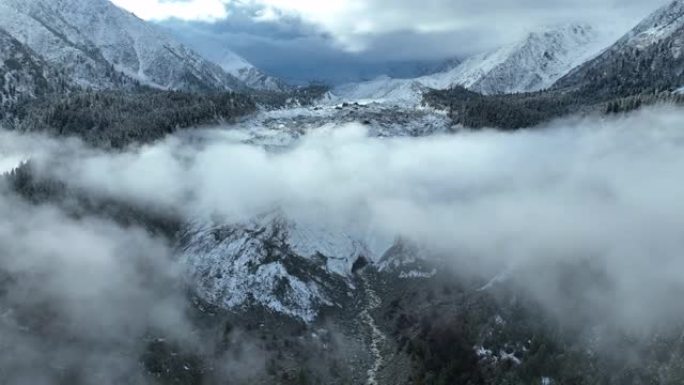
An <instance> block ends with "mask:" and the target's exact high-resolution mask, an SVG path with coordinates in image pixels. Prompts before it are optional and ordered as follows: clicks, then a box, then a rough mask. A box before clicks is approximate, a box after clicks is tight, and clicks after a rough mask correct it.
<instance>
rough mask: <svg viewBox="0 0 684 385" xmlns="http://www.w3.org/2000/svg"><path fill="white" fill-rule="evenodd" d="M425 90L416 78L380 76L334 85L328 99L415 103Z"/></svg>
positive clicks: (403, 104) (419, 99) (398, 103)
mask: <svg viewBox="0 0 684 385" xmlns="http://www.w3.org/2000/svg"><path fill="white" fill-rule="evenodd" d="M425 90H426V87H425V86H424V85H423V84H421V82H420V81H418V80H412V79H392V78H390V77H387V76H382V77H379V78H377V79H375V80H371V81H367V82H362V83H351V84H345V85H342V86H339V87H336V88H335V89H334V90H333V91H332V94H333V97H332V98H331V100H330V101H331V102H340V101H354V102H359V103H385V104H397V105H402V106H406V105H416V104H419V103H420V101H421V99H422V93H423V92H425Z"/></svg>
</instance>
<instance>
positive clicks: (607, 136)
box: [3, 108, 684, 326]
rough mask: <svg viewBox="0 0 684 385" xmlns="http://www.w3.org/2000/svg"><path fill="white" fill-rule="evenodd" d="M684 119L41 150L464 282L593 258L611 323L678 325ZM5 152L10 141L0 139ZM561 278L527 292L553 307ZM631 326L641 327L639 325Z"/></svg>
mask: <svg viewBox="0 0 684 385" xmlns="http://www.w3.org/2000/svg"><path fill="white" fill-rule="evenodd" d="M683 125H684V113H682V111H680V110H673V109H662V108H661V109H650V110H645V111H642V112H639V113H636V114H633V115H630V116H627V117H623V118H617V119H611V120H606V119H584V120H575V121H563V122H558V123H555V124H553V125H552V126H550V127H548V128H547V129H543V130H535V131H519V132H515V133H502V132H495V131H481V132H463V133H459V134H456V135H450V136H446V135H440V136H433V137H427V138H389V139H387V138H384V139H381V138H370V137H368V136H367V135H366V133H365V131H364V129H363V128H362V126H360V125H347V126H343V127H333V126H326V127H321V128H320V129H318V130H316V131H315V132H314V133H312V134H309V135H307V136H305V137H304V138H303V139H301V140H300V141H299V142H297V143H296V144H295V145H294V146H293V147H292V148H290V149H289V150H287V151H279V152H269V151H268V150H266V149H264V148H262V147H260V146H255V145H249V144H242V143H239V142H236V141H235V140H226V139H223V140H222V139H221V138H226V137H228V136H226V135H223V134H221V133H217V134H216V135H215V139H216V140H214V141H206V142H204V144H199V145H198V144H196V143H195V144H193V145H188V144H186V143H185V142H184V141H183V140H181V139H180V138H170V139H168V140H166V141H165V142H162V143H159V144H156V145H153V146H146V147H143V148H140V149H137V150H132V151H129V152H125V153H117V154H110V153H104V152H98V151H94V150H84V149H82V148H78V146H76V145H73V143H72V146H74V148H72V149H71V150H70V151H65V150H64V149H63V147H62V148H61V149H60V150H59V152H60V154H61V155H60V156H61V157H62V160H61V161H60V162H55V161H54V158H53V156H54V153H55V150H54V146H46V148H51V150H50V151H41V150H40V149H38V148H34V149H33V154H34V155H33V156H32V159H33V160H34V167H36V168H37V169H38V170H40V171H41V172H43V173H46V174H50V175H52V176H56V177H58V178H60V179H63V180H65V181H67V182H68V183H70V184H72V185H74V186H78V187H80V188H83V189H86V190H89V191H92V192H98V193H101V194H107V195H110V196H113V197H117V198H119V199H125V200H134V201H136V202H138V203H143V204H145V205H147V206H149V207H155V206H156V207H159V208H164V209H172V210H175V211H179V212H182V213H184V214H185V215H186V216H187V217H188V218H193V219H195V218H198V217H200V218H201V217H206V218H209V217H216V216H218V217H220V218H223V220H224V221H225V222H226V223H229V222H232V221H239V220H245V219H249V218H252V217H254V216H255V215H258V214H262V213H264V212H267V211H269V210H272V209H274V208H279V209H281V210H283V212H284V213H286V215H287V216H288V217H290V218H294V219H296V220H298V221H304V222H306V223H316V224H318V225H320V226H321V227H324V228H326V229H331V228H332V229H335V228H340V229H345V232H347V233H348V232H349V231H348V230H349V229H350V228H351V229H353V230H354V231H356V232H357V233H359V234H369V233H370V234H373V237H374V238H377V239H393V238H394V237H397V236H401V237H404V238H406V239H410V240H413V241H415V242H418V243H420V244H422V245H427V246H428V247H430V248H432V249H433V250H435V251H436V252H438V253H440V254H442V255H447V256H449V257H451V258H452V259H453V261H454V263H456V264H457V266H459V267H461V268H462V270H463V271H464V272H473V271H474V272H477V273H478V274H483V275H487V274H492V275H494V274H496V273H498V272H501V271H504V270H519V271H533V270H534V271H536V270H535V269H538V268H539V266H546V265H553V264H555V263H561V264H562V263H574V262H579V261H582V260H585V259H586V260H590V261H591V262H592V264H594V265H596V266H599V267H600V269H601V271H602V272H603V273H604V274H605V275H606V279H607V281H608V282H609V283H610V285H609V287H610V290H608V291H606V292H601V293H597V294H596V295H597V296H598V298H597V301H598V302H599V303H605V304H610V317H612V318H614V319H615V320H619V321H620V322H626V323H630V324H635V325H642V324H648V323H651V322H660V321H661V320H663V319H669V317H675V316H681V315H684V314H680V313H682V312H681V311H679V310H677V309H672V308H671V306H670V305H671V304H672V303H677V301H678V296H679V293H680V292H684V261H682V259H681V258H680V256H681V251H682V250H684V204H682V203H681V197H682V196H684V183H682V181H681V172H682V170H684V131H682V130H681V129H680V127H682V126H683ZM3 136H5V137H6V138H4V139H7V140H12V139H11V135H10V134H6V133H5V134H3ZM554 274H555V272H554V271H549V272H548V274H546V275H543V276H541V277H537V278H538V279H536V280H534V281H530V282H524V283H523V284H524V285H526V287H528V288H529V289H531V290H532V291H533V293H534V294H535V295H537V296H538V297H539V298H540V299H541V300H542V301H544V302H545V303H548V304H549V306H551V307H553V306H555V305H554V304H555V303H557V302H560V301H562V298H558V297H555V296H554V295H555V294H554V293H555V292H554V290H551V289H549V285H554V277H555V275H554ZM630 326H632V325H630Z"/></svg>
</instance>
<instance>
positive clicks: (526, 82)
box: [333, 24, 608, 105]
mask: <svg viewBox="0 0 684 385" xmlns="http://www.w3.org/2000/svg"><path fill="white" fill-rule="evenodd" d="M607 44H608V43H607V40H606V39H605V38H604V37H603V36H602V35H601V34H599V33H597V32H596V31H595V30H594V29H593V28H592V27H590V26H587V25H579V24H571V25H563V26H560V27H555V28H552V29H546V30H544V31H540V32H535V33H531V34H529V35H528V36H527V37H526V38H525V39H524V40H522V41H520V42H518V43H516V44H512V45H510V46H507V47H503V48H501V49H498V50H496V51H494V52H491V53H486V54H481V55H477V56H474V57H472V58H470V59H468V60H465V61H464V62H462V63H460V64H459V65H457V66H456V67H454V68H452V69H449V70H447V71H443V72H439V73H436V74H432V75H427V76H422V77H419V78H416V79H392V78H388V77H382V78H378V79H376V80H373V81H369V82H363V83H356V84H349V85H344V86H340V87H337V88H336V89H335V90H333V94H334V95H336V96H337V98H338V99H337V100H346V101H352V100H362V101H374V102H380V103H395V104H404V105H406V104H413V105H415V104H418V103H419V102H420V100H421V98H422V97H421V94H422V93H423V92H424V91H425V89H427V88H433V89H447V88H449V87H452V86H463V87H466V88H468V89H470V90H473V91H476V92H480V93H483V94H501V93H518V92H531V91H538V90H541V89H545V88H548V87H550V86H551V85H553V84H554V83H555V82H556V81H557V80H558V79H560V78H561V77H562V76H564V75H565V74H567V73H568V72H570V71H571V70H572V68H574V67H576V66H578V65H580V64H582V63H584V62H585V61H587V60H589V59H591V58H592V57H594V56H595V55H597V54H598V53H600V51H601V50H602V49H603V48H604V47H605V46H606V45H607Z"/></svg>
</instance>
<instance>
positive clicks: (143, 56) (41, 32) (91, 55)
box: [0, 0, 243, 90]
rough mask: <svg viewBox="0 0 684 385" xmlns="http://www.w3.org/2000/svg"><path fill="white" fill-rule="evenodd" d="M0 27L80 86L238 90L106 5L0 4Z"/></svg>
mask: <svg viewBox="0 0 684 385" xmlns="http://www.w3.org/2000/svg"><path fill="white" fill-rule="evenodd" d="M0 25H1V26H2V27H3V28H5V29H6V30H7V32H8V33H9V34H10V35H11V36H12V37H14V38H15V39H17V40H18V41H20V42H21V43H23V44H25V45H26V46H27V47H29V48H31V49H32V50H33V51H34V52H36V54H38V55H40V56H41V57H42V58H43V59H44V60H45V61H46V62H47V63H48V64H49V65H50V66H51V67H53V68H55V69H59V70H61V71H63V72H64V73H65V74H66V75H67V76H69V78H70V79H71V80H72V81H73V82H74V83H76V84H78V85H79V86H81V87H90V88H93V89H112V88H121V87H125V86H127V85H130V84H133V83H135V82H139V83H141V84H145V85H148V86H152V87H154V88H160V89H173V90H178V89H182V90H227V89H228V90H235V89H239V88H241V87H243V84H242V83H241V82H240V81H239V80H237V79H236V78H235V77H233V76H231V75H229V74H227V73H225V72H224V71H223V70H222V69H221V68H220V67H219V66H218V65H216V64H214V63H211V62H209V61H207V60H205V59H203V58H202V57H200V56H199V55H198V54H196V53H195V52H193V51H191V50H189V49H187V48H186V47H184V46H183V45H181V44H180V43H178V42H176V41H174V40H173V39H171V38H169V37H168V36H166V35H164V34H163V33H162V32H160V31H159V30H158V29H157V28H156V27H154V26H151V25H150V24H148V23H146V22H144V21H142V20H140V19H138V18H137V17H135V16H134V15H133V14H130V13H128V12H125V11H123V10H122V9H120V8H118V7H116V6H115V5H113V4H112V3H110V2H109V1H107V0H0Z"/></svg>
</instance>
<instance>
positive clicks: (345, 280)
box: [181, 211, 373, 322]
mask: <svg viewBox="0 0 684 385" xmlns="http://www.w3.org/2000/svg"><path fill="white" fill-rule="evenodd" d="M181 246H182V250H183V261H184V263H185V265H186V266H187V269H188V275H189V281H190V282H191V285H192V286H193V288H194V291H195V293H196V295H197V296H198V297H199V298H201V299H202V300H203V301H206V302H208V303H210V304H212V305H214V306H218V307H221V308H225V309H241V308H245V307H248V306H262V307H264V308H266V309H269V310H271V311H273V312H276V313H280V314H284V315H287V316H291V317H293V318H297V319H301V320H303V321H306V322H311V321H313V320H314V319H315V318H316V316H317V315H318V313H319V311H320V310H321V309H322V308H323V307H329V306H335V304H336V303H337V302H338V301H340V300H341V298H342V297H345V296H346V295H347V292H348V290H350V289H352V286H351V281H350V280H349V278H350V277H351V275H352V267H353V266H354V263H355V262H356V261H357V260H358V259H359V258H361V257H364V258H369V259H372V258H373V252H372V251H371V250H370V248H369V247H367V246H366V243H365V242H364V241H363V240H362V239H360V238H358V237H354V236H352V235H349V234H347V233H345V232H344V231H340V230H339V229H334V230H333V229H328V228H325V227H322V226H321V225H320V224H310V223H305V222H301V221H293V220H291V219H288V218H286V217H285V216H284V215H283V214H282V213H281V212H279V211H276V212H273V213H269V214H267V215H263V216H260V217H257V218H254V219H252V220H248V221H243V222H240V223H232V224H215V223H203V222H200V223H196V224H193V225H191V226H189V227H188V229H186V231H185V233H184V235H183V238H182V245H181ZM340 296H342V297H340Z"/></svg>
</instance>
